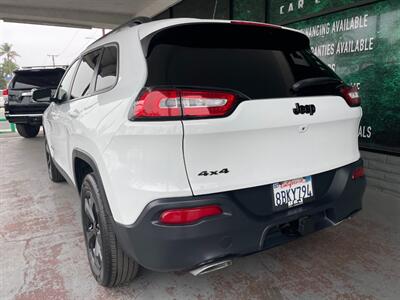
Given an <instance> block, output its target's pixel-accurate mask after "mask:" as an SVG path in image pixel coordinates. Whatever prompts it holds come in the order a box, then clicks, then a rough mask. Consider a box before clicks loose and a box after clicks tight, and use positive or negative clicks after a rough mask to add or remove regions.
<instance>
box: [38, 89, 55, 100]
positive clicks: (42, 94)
mask: <svg viewBox="0 0 400 300" xmlns="http://www.w3.org/2000/svg"><path fill="white" fill-rule="evenodd" d="M32 99H33V100H35V101H36V102H52V101H54V100H55V99H54V98H53V96H52V89H51V88H41V89H36V90H33V91H32Z"/></svg>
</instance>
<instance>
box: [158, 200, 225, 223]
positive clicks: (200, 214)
mask: <svg viewBox="0 0 400 300" xmlns="http://www.w3.org/2000/svg"><path fill="white" fill-rule="evenodd" d="M221 214H222V209H221V208H220V207H219V206H217V205H209V206H200V207H192V208H180V209H170V210H166V211H164V212H163V213H162V214H161V216H160V222H161V223H163V224H168V225H182V224H190V223H194V222H197V221H199V220H201V219H204V218H207V217H211V216H217V215H221Z"/></svg>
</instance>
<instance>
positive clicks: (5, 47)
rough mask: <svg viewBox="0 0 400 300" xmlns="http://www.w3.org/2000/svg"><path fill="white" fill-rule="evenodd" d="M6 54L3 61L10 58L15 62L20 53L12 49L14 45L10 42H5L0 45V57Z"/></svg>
mask: <svg viewBox="0 0 400 300" xmlns="http://www.w3.org/2000/svg"><path fill="white" fill-rule="evenodd" d="M1 56H4V58H3V61H5V60H8V61H13V62H15V59H16V57H17V56H19V54H18V53H17V52H15V51H14V50H12V45H11V44H9V43H3V44H2V45H1V46H0V57H1Z"/></svg>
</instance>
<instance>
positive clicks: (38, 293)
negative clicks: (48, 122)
mask: <svg viewBox="0 0 400 300" xmlns="http://www.w3.org/2000/svg"><path fill="white" fill-rule="evenodd" d="M79 210H80V205H79V198H78V195H77V192H76V191H75V189H74V188H73V187H71V186H69V185H67V184H66V183H62V184H55V183H52V182H50V181H49V180H48V177H47V170H46V164H45V156H44V138H43V135H40V136H39V137H37V138H35V139H30V140H28V139H23V138H20V137H19V136H17V135H15V134H14V135H12V134H8V135H0V257H1V260H0V299H199V300H200V299H400V217H399V216H400V199H396V197H395V196H394V195H393V196H391V195H388V194H383V193H380V192H379V191H376V190H372V189H367V192H366V195H365V198H364V209H363V211H362V212H360V213H359V214H358V215H356V216H355V217H354V218H352V219H351V220H347V221H345V222H343V223H341V224H340V225H338V226H336V227H331V228H328V229H326V230H323V231H320V232H317V233H314V234H312V235H309V236H306V237H304V238H302V239H298V240H297V241H294V242H291V243H289V244H286V245H283V246H280V247H277V248H273V249H270V250H268V251H264V252H262V253H258V254H255V255H252V256H248V257H244V258H238V259H236V260H234V262H233V266H232V267H230V268H227V269H224V270H221V271H217V272H214V273H211V274H208V275H204V276H201V277H193V276H192V275H190V274H187V273H156V272H151V271H147V270H142V271H141V274H140V276H139V278H138V279H137V280H136V281H135V282H132V283H131V284H129V285H127V286H124V287H121V288H117V289H106V288H103V287H101V286H99V285H97V284H96V282H95V280H94V279H93V278H92V275H91V274H90V269H89V265H88V263H87V257H86V252H85V249H84V240H83V235H82V233H81V223H80V211H79Z"/></svg>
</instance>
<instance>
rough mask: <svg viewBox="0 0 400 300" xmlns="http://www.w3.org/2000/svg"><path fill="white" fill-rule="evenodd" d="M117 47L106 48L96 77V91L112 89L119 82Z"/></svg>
mask: <svg viewBox="0 0 400 300" xmlns="http://www.w3.org/2000/svg"><path fill="white" fill-rule="evenodd" d="M117 52H118V51H117V47H113V46H112V47H106V48H104V52H103V56H102V58H101V61H100V65H99V71H98V73H97V77H96V91H100V90H103V89H106V88H109V87H112V86H113V85H114V84H115V82H116V80H117V62H118V58H117V55H118V54H117Z"/></svg>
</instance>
